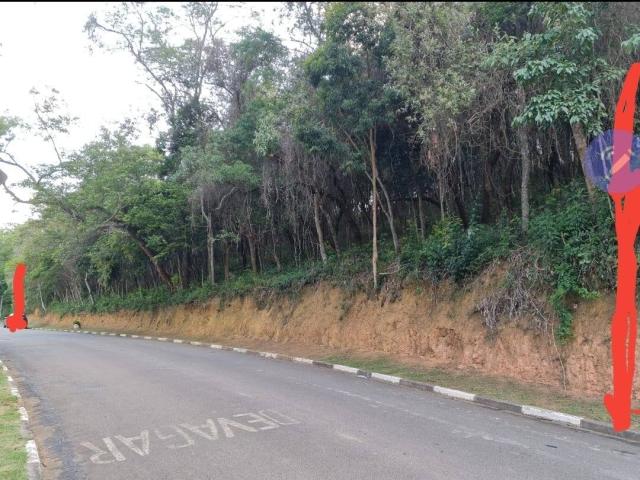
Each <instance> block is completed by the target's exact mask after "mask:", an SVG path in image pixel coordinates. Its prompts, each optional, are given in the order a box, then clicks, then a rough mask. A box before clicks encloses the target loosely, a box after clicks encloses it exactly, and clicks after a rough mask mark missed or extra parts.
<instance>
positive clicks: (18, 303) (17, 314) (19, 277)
mask: <svg viewBox="0 0 640 480" xmlns="http://www.w3.org/2000/svg"><path fill="white" fill-rule="evenodd" d="M26 274H27V267H26V266H25V264H24V263H19V264H18V265H17V266H16V271H15V273H14V274H13V313H12V314H11V315H9V316H8V317H7V327H8V328H9V330H11V331H12V332H15V331H16V330H21V329H23V328H25V327H26V326H27V323H26V322H25V321H24V319H23V318H22V317H23V315H24V277H25V276H26Z"/></svg>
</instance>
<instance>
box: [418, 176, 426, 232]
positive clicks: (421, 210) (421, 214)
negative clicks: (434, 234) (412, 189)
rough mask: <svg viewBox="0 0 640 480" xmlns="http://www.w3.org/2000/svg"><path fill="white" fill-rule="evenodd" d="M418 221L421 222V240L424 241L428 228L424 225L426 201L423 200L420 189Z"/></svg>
mask: <svg viewBox="0 0 640 480" xmlns="http://www.w3.org/2000/svg"><path fill="white" fill-rule="evenodd" d="M418 219H419V220H420V240H424V237H425V235H426V231H425V229H426V227H425V223H424V201H423V200H422V192H421V191H420V189H418Z"/></svg>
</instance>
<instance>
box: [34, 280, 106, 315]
mask: <svg viewBox="0 0 640 480" xmlns="http://www.w3.org/2000/svg"><path fill="white" fill-rule="evenodd" d="M88 277H89V274H88V273H85V274H84V285H85V287H87V292H89V299H90V300H91V305H93V304H95V303H96V302H94V300H93V293H91V286H89V278H88ZM38 290H40V284H38ZM40 301H41V302H42V292H40ZM42 308H43V309H44V303H43V304H42Z"/></svg>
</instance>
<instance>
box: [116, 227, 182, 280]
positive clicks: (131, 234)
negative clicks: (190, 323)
mask: <svg viewBox="0 0 640 480" xmlns="http://www.w3.org/2000/svg"><path fill="white" fill-rule="evenodd" d="M121 229H123V230H124V231H125V233H126V234H127V235H129V237H131V239H132V240H133V241H134V242H136V244H137V245H138V247H140V250H142V253H144V254H145V256H146V257H147V258H148V259H149V261H150V262H151V264H152V265H153V267H154V268H155V270H156V273H157V274H158V276H159V277H160V280H162V281H163V282H164V283H165V285H167V287H169V290H172V291H173V290H175V286H174V285H173V282H172V281H171V277H170V276H169V274H168V273H167V271H166V270H165V269H164V268H163V267H162V265H160V262H158V260H157V259H156V257H155V255H154V254H153V252H152V251H151V250H149V248H148V247H147V245H146V244H145V243H144V241H143V240H142V239H141V238H140V237H138V235H137V234H136V233H135V232H134V231H133V230H132V229H130V228H129V227H128V226H126V225H124V226H121Z"/></svg>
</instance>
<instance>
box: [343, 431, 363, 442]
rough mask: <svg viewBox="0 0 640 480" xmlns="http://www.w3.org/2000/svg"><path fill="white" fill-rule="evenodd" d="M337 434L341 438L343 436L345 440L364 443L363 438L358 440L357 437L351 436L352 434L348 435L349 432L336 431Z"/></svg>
mask: <svg viewBox="0 0 640 480" xmlns="http://www.w3.org/2000/svg"><path fill="white" fill-rule="evenodd" d="M338 436H339V437H341V438H344V439H345V440H351V441H352V442H356V443H364V441H363V440H360V439H359V438H357V437H354V436H352V435H349V434H347V433H340V432H338Z"/></svg>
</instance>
